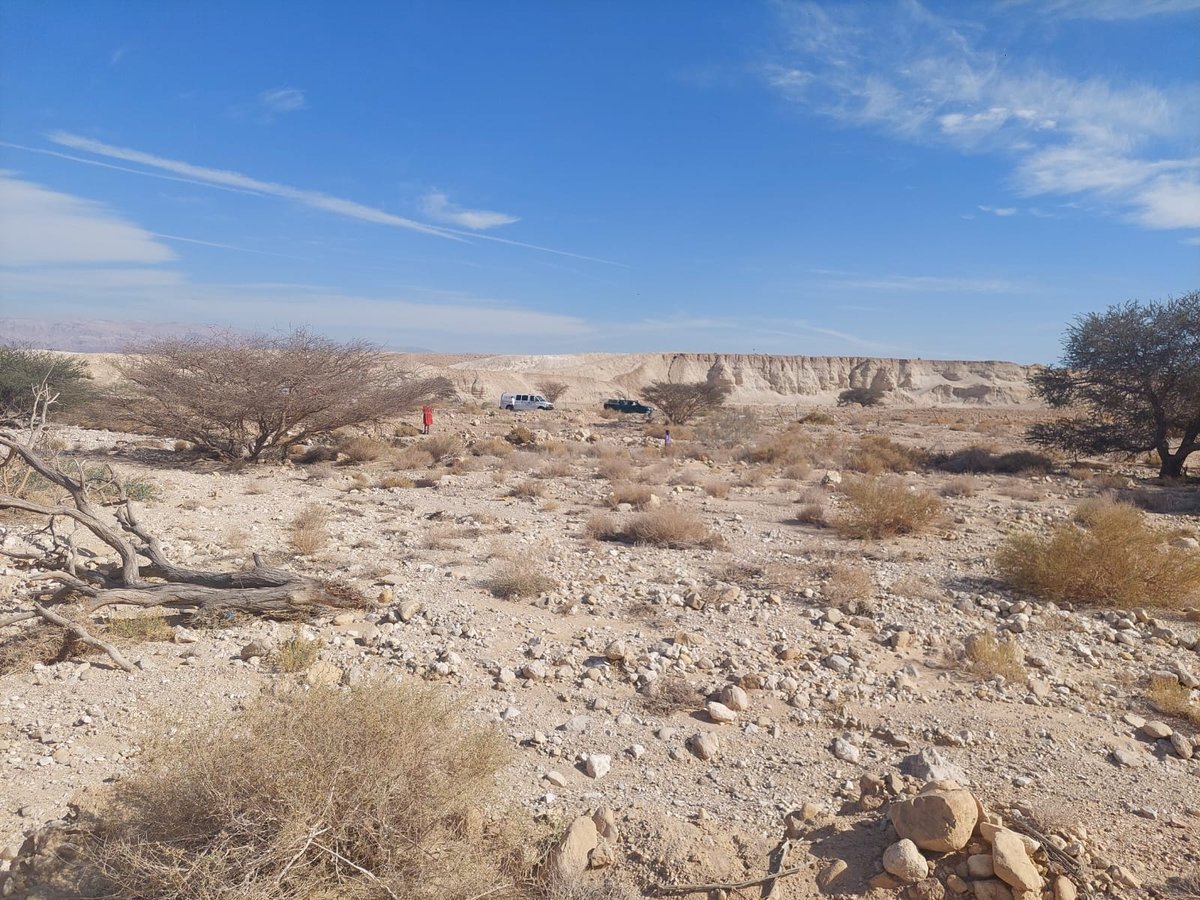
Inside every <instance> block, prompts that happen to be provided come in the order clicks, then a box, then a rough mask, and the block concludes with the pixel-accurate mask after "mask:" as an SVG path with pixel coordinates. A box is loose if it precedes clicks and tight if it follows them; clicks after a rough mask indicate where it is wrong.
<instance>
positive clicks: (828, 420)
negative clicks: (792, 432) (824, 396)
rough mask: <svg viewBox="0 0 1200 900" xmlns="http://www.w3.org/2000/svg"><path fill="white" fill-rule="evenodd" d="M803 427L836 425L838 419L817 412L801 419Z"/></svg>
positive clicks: (825, 413)
mask: <svg viewBox="0 0 1200 900" xmlns="http://www.w3.org/2000/svg"><path fill="white" fill-rule="evenodd" d="M800 424H801V425H836V424H837V419H835V418H834V417H833V416H831V415H830V414H829V413H827V412H822V411H821V410H816V411H815V412H810V413H806V414H805V415H803V416H801V417H800Z"/></svg>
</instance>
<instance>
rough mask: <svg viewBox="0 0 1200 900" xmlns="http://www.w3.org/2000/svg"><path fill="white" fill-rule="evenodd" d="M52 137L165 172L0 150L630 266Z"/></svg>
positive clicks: (66, 135) (76, 138)
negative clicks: (166, 173) (427, 222)
mask: <svg viewBox="0 0 1200 900" xmlns="http://www.w3.org/2000/svg"><path fill="white" fill-rule="evenodd" d="M47 137H48V138H49V140H50V141H52V142H53V143H55V144H58V145H59V146H62V147H70V148H72V149H74V150H80V151H83V152H85V153H92V154H95V155H96V156H101V157H104V158H106V159H119V160H122V161H124V162H129V163H136V164H137V165H140V166H146V167H148V168H150V169H157V170H159V171H146V170H145V169H135V168H128V167H125V166H116V165H112V164H111V163H103V162H100V161H97V160H90V159H85V158H83V157H77V156H72V155H70V154H59V153H55V151H52V150H41V149H37V148H32V147H24V146H21V145H19V144H12V143H8V142H4V141H0V146H6V147H12V148H14V149H17V150H25V151H28V152H33V153H43V154H49V155H56V156H60V157H62V158H64V159H69V160H72V161H74V162H81V163H84V164H87V165H100V166H105V167H107V168H115V169H118V170H120V171H126V172H131V173H133V174H135V175H142V176H146V177H151V178H167V179H169V180H171V181H184V182H188V183H191V184H197V185H203V186H205V187H213V188H218V189H220V190H226V191H237V192H242V193H250V194H258V195H261V196H264V197H277V198H279V199H283V200H290V201H292V202H295V203H300V204H302V205H304V206H308V207H311V208H313V209H319V210H321V211H323V212H328V213H333V214H334V215H340V216H345V217H347V218H351V219H359V220H361V221H364V222H373V223H375V224H378V225H388V226H392V227H395V228H406V229H409V230H412V231H419V232H421V233H423V234H430V235H434V236H436V237H441V238H445V239H447V240H452V241H462V240H464V239H467V238H469V239H471V240H476V241H491V242H493V243H497V244H505V245H507V246H510V247H523V248H525V249H527V250H536V251H538V252H540V253H552V254H554V255H556V256H563V257H568V258H570V259H579V260H585V261H587V262H597V263H603V264H604V265H610V266H621V267H625V266H624V264H623V263H619V262H614V261H613V260H609V259H604V258H602V257H598V256H588V255H586V254H583V253H574V252H572V251H570V250H559V249H556V248H554V247H546V246H543V245H541V244H534V243H529V242H527V241H518V240H513V239H511V238H502V237H497V236H496V235H490V234H479V233H477V232H473V231H462V230H460V229H456V228H445V227H441V226H438V225H427V224H425V223H424V222H418V221H416V220H415V219H409V218H406V217H404V216H398V215H395V214H393V213H389V212H385V211H384V210H381V209H376V208H374V207H371V206H367V205H365V204H362V203H358V202H357V201H354V200H346V199H343V198H341V197H334V196H332V195H330V194H325V193H323V192H321V191H313V190H307V189H305V188H297V187H292V186H291V185H286V184H279V183H277V182H272V181H263V180H261V179H258V178H253V177H251V176H249V175H243V174H242V173H240V172H233V171H229V170H225V169H213V168H209V167H206V166H198V165H194V164H192V163H188V162H183V161H181V160H175V159H167V158H165V157H161V156H156V155H154V154H152V153H145V152H143V151H141V150H134V149H131V148H128V147H117V146H114V145H112V144H106V143H104V142H102V141H96V140H92V139H91V138H85V137H82V136H80V135H76V134H71V133H70V132H66V131H57V132H53V133H51V134H49V135H47ZM163 172H169V173H172V174H169V175H164V174H162V173H163Z"/></svg>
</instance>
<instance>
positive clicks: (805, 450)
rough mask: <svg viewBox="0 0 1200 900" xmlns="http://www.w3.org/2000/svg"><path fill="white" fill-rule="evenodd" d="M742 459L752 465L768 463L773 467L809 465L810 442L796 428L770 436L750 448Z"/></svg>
mask: <svg viewBox="0 0 1200 900" xmlns="http://www.w3.org/2000/svg"><path fill="white" fill-rule="evenodd" d="M742 458H743V459H745V460H746V461H747V462H752V463H768V464H770V465H775V466H793V465H801V464H811V462H812V442H811V440H810V439H809V437H808V436H807V435H806V434H805V433H804V430H803V429H801V428H798V427H792V428H789V429H788V430H787V431H784V432H781V433H779V434H776V435H772V436H771V437H769V438H767V439H766V440H765V441H760V442H758V443H756V444H755V445H754V446H752V447H750V448H749V449H748V450H747V451H746V452H745V453H743V454H742Z"/></svg>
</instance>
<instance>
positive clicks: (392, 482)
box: [376, 474, 416, 490]
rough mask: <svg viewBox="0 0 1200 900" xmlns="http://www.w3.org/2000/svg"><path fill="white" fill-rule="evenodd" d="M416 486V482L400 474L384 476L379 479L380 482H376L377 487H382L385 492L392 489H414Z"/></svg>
mask: <svg viewBox="0 0 1200 900" xmlns="http://www.w3.org/2000/svg"><path fill="white" fill-rule="evenodd" d="M415 485H416V482H414V481H413V480H412V479H411V478H409V477H408V476H407V475H400V474H393V475H384V476H383V477H381V478H380V479H379V481H378V482H376V486H377V487H381V488H383V489H384V490H391V489H392V488H410V487H414V486H415Z"/></svg>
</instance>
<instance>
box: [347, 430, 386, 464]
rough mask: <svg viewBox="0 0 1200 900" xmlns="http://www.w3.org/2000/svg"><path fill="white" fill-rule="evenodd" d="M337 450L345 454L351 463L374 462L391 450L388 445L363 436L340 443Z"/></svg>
mask: <svg viewBox="0 0 1200 900" xmlns="http://www.w3.org/2000/svg"><path fill="white" fill-rule="evenodd" d="M338 450H339V451H340V452H342V453H344V454H346V456H348V457H349V458H350V461H351V462H356V463H364V462H374V461H375V460H377V459H383V457H385V456H387V455H388V454H389V453H391V452H392V448H391V447H390V446H389V445H388V444H385V443H384V442H383V441H377V440H375V438H370V437H366V436H365V435H359V436H358V437H352V438H350V439H349V440H345V441H342V442H341V443H340V444H339V445H338Z"/></svg>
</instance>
